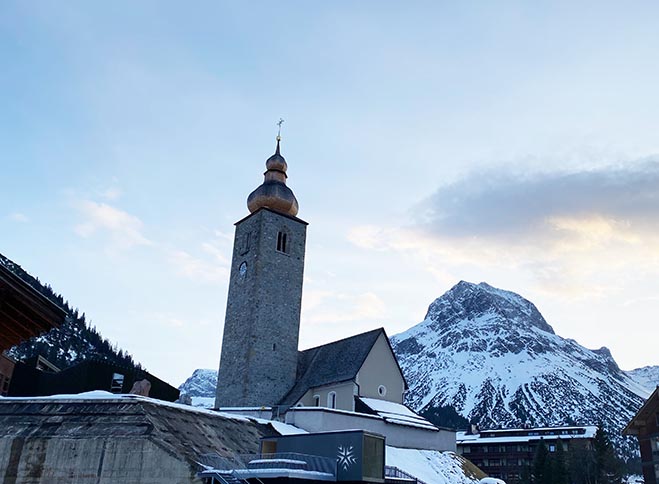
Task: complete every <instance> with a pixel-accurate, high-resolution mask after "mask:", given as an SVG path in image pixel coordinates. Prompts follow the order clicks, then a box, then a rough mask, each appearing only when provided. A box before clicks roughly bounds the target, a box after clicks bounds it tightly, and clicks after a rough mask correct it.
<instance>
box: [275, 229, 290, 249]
mask: <svg viewBox="0 0 659 484" xmlns="http://www.w3.org/2000/svg"><path fill="white" fill-rule="evenodd" d="M277 252H283V253H284V254H288V234H286V232H277Z"/></svg>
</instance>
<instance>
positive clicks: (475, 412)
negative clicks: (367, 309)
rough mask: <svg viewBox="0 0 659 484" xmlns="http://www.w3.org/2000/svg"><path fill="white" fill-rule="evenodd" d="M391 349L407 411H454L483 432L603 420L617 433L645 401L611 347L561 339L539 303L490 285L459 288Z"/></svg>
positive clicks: (623, 445)
mask: <svg viewBox="0 0 659 484" xmlns="http://www.w3.org/2000/svg"><path fill="white" fill-rule="evenodd" d="M391 342H392V346H393V348H394V351H395V353H396V355H397V356H398V360H399V362H400V365H401V367H402V369H403V372H404V374H405V377H406V378H407V381H408V383H409V385H410V389H409V392H408V395H407V403H408V404H410V405H411V406H412V407H413V408H416V409H417V410H419V411H421V412H422V413H426V414H429V415H430V414H432V413H433V412H437V411H438V410H442V411H443V410H445V409H447V408H448V409H450V410H455V412H457V414H459V415H461V416H462V417H465V418H467V419H468V420H469V421H471V422H473V423H477V424H478V425H479V426H480V427H481V428H501V427H518V426H522V425H525V424H530V425H533V426H545V425H563V424H598V423H600V422H601V423H602V425H603V426H604V428H605V429H607V430H608V431H610V432H611V433H612V435H613V436H616V435H619V432H620V430H621V429H622V428H623V427H624V426H625V425H626V424H627V423H628V422H629V420H630V419H631V417H632V416H633V415H634V414H635V412H636V410H637V409H638V408H639V407H640V406H641V404H642V403H643V401H644V398H645V397H647V390H646V389H645V388H643V387H642V386H641V385H639V384H638V383H637V382H636V381H635V380H634V379H633V378H632V377H630V376H629V375H628V374H626V373H625V372H623V371H621V370H620V369H619V368H618V365H617V364H616V362H615V361H614V359H613V357H612V356H611V353H610V352H609V350H608V349H606V348H600V349H598V350H589V349H587V348H584V347H583V346H581V345H579V344H578V343H577V342H576V341H574V340H571V339H565V338H562V337H561V336H558V335H557V334H555V333H554V330H553V328H552V327H551V326H550V325H549V324H548V323H547V321H545V319H544V318H543V316H542V314H540V312H539V311H538V309H537V308H536V307H535V306H534V305H533V303H531V302H530V301H528V300H526V299H524V298H523V297H522V296H520V295H518V294H515V293H513V292H509V291H504V290H501V289H497V288H494V287H492V286H490V285H488V284H486V283H484V282H483V283H480V284H472V283H469V282H464V281H461V282H460V283H458V284H457V285H455V286H454V287H453V288H452V289H450V290H449V291H448V292H446V293H445V294H444V295H443V296H441V297H440V298H438V299H436V300H435V301H434V302H433V303H432V304H431V305H430V307H429V308H428V312H427V314H426V317H425V319H424V320H423V321H422V322H421V323H419V324H417V325H416V326H414V327H412V328H411V329H409V330H407V331H405V332H403V333H400V334H398V335H395V336H393V337H392V338H391ZM617 443H618V445H619V447H620V449H621V451H622V452H623V453H625V454H628V453H629V452H634V451H635V447H634V445H632V444H630V443H629V442H627V441H626V440H624V439H622V438H621V437H620V438H618V442H617ZM628 455H629V454H628Z"/></svg>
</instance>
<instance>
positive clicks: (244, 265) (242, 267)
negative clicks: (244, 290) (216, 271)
mask: <svg viewBox="0 0 659 484" xmlns="http://www.w3.org/2000/svg"><path fill="white" fill-rule="evenodd" d="M238 272H240V275H241V276H244V275H245V273H246V272H247V262H243V263H242V264H240V267H239V268H238Z"/></svg>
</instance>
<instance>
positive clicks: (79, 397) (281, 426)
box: [3, 390, 307, 435]
mask: <svg viewBox="0 0 659 484" xmlns="http://www.w3.org/2000/svg"><path fill="white" fill-rule="evenodd" d="M3 400H4V401H33V400H38V401H44V400H47V401H50V400H53V401H54V400H57V401H72V400H74V401H90V400H93V401H96V402H102V401H118V400H124V401H144V402H151V403H154V404H156V405H161V406H164V407H171V408H178V409H180V410H185V411H188V412H195V413H201V414H204V415H212V416H214V417H217V416H221V417H223V418H227V419H231V420H238V421H241V422H256V423H259V424H264V425H267V424H270V425H272V427H273V428H274V429H275V430H276V431H277V432H279V433H280V434H281V435H293V434H306V433H307V431H306V430H302V429H300V428H297V427H295V426H293V425H290V424H285V423H282V422H278V421H274V420H267V419H264V418H256V417H248V416H242V415H235V414H231V413H224V412H218V411H215V410H210V409H206V408H203V407H193V406H190V405H184V404H182V403H173V402H167V401H164V400H158V399H155V398H149V397H143V396H140V395H127V394H119V393H110V392H106V391H104V390H94V391H91V392H83V393H76V394H70V395H69V394H67V395H50V396H46V397H3Z"/></svg>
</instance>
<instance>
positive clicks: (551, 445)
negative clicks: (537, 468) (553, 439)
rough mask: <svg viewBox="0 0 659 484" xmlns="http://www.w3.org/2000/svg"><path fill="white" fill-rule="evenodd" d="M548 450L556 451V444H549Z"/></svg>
mask: <svg viewBox="0 0 659 484" xmlns="http://www.w3.org/2000/svg"><path fill="white" fill-rule="evenodd" d="M549 452H556V445H555V444H549Z"/></svg>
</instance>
